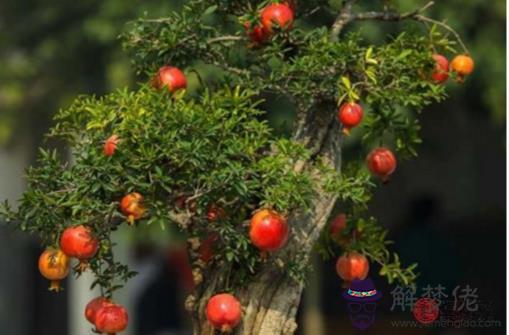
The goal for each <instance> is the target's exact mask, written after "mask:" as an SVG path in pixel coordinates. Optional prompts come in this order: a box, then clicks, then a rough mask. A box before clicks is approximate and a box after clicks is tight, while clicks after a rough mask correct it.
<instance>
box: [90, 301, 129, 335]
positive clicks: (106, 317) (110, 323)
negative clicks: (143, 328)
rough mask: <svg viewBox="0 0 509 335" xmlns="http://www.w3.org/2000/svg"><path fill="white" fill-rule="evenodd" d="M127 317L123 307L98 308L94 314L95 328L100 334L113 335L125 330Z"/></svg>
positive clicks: (110, 305)
mask: <svg viewBox="0 0 509 335" xmlns="http://www.w3.org/2000/svg"><path fill="white" fill-rule="evenodd" d="M128 322H129V316H128V315H127V311H126V309H125V308H124V307H122V306H120V305H116V304H109V305H105V306H102V307H100V308H99V309H98V310H97V312H96V313H95V322H94V324H95V327H96V328H97V331H99V332H101V333H107V334H108V335H114V334H116V333H118V332H121V331H123V330H125V329H126V328H127V323H128Z"/></svg>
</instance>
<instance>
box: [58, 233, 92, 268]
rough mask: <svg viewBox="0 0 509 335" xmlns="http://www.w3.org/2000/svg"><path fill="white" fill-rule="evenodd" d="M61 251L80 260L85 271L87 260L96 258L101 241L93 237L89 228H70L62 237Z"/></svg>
mask: <svg viewBox="0 0 509 335" xmlns="http://www.w3.org/2000/svg"><path fill="white" fill-rule="evenodd" d="M60 249H61V250H62V251H63V252H64V253H65V254H66V255H67V256H69V257H74V258H77V259H79V260H80V262H81V265H82V270H85V269H86V267H87V260H88V259H90V258H92V257H94V256H95V254H96V253H97V250H98V249H99V241H98V240H97V238H95V237H94V236H93V235H92V231H91V230H90V228H89V227H85V226H83V225H79V226H75V227H69V228H66V229H65V230H64V232H63V233H62V236H61V237H60Z"/></svg>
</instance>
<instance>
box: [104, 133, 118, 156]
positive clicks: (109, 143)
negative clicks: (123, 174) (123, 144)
mask: <svg viewBox="0 0 509 335" xmlns="http://www.w3.org/2000/svg"><path fill="white" fill-rule="evenodd" d="M118 142H119V138H118V136H117V135H111V136H110V137H109V138H108V139H107V140H106V141H105V142H104V149H103V150H104V154H105V155H106V156H107V157H111V156H113V154H114V153H115V151H116V150H117V145H118Z"/></svg>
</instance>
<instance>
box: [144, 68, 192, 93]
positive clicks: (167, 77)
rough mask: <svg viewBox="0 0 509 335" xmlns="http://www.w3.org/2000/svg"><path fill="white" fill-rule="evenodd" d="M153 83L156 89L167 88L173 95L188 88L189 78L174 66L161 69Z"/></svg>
mask: <svg viewBox="0 0 509 335" xmlns="http://www.w3.org/2000/svg"><path fill="white" fill-rule="evenodd" d="M152 82H153V85H154V86H155V87H156V88H158V89H162V88H163V87H166V88H167V89H168V90H169V91H170V92H172V93H174V92H176V91H178V90H182V89H186V88H187V78H186V76H185V75H184V73H183V72H182V71H180V70H179V69H178V68H176V67H172V66H163V67H162V68H160V69H159V71H158V72H157V74H156V76H155V78H154V79H153V81H152Z"/></svg>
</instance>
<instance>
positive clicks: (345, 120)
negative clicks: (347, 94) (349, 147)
mask: <svg viewBox="0 0 509 335" xmlns="http://www.w3.org/2000/svg"><path fill="white" fill-rule="evenodd" d="M363 114H364V113H363V112H362V107H361V105H359V104H357V103H355V102H350V103H344V104H342V105H341V107H340V108H339V113H338V118H339V121H341V123H342V124H343V132H344V133H345V135H348V134H350V129H352V128H354V127H357V126H358V125H359V123H361V121H362V116H363Z"/></svg>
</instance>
